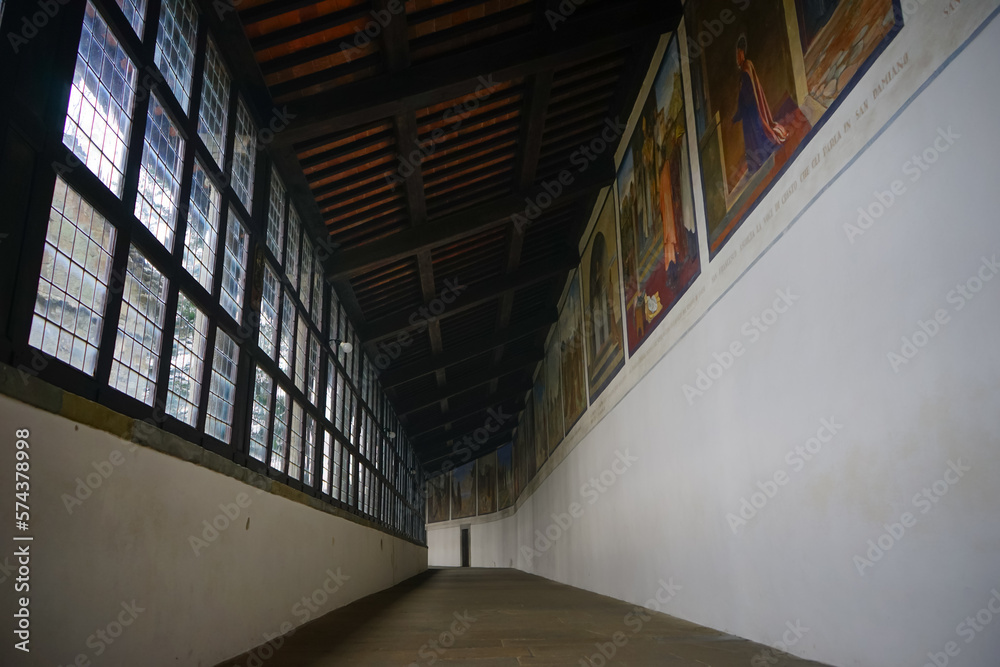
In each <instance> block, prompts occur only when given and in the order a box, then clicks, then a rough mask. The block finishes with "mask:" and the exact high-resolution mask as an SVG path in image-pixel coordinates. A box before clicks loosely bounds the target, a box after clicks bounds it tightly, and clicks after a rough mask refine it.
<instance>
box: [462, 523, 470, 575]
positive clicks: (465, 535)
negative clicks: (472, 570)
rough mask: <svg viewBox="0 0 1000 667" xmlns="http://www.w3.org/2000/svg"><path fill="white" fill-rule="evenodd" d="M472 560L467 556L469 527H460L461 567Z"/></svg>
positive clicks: (467, 564) (466, 565)
mask: <svg viewBox="0 0 1000 667" xmlns="http://www.w3.org/2000/svg"><path fill="white" fill-rule="evenodd" d="M471 561H472V559H471V557H470V556H469V529H468V528H463V529H462V567H469V563H470V562H471Z"/></svg>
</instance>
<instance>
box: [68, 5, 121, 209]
mask: <svg viewBox="0 0 1000 667" xmlns="http://www.w3.org/2000/svg"><path fill="white" fill-rule="evenodd" d="M135 84H136V68H135V65H133V64H132V61H131V60H129V57H128V56H127V55H126V54H125V50H124V49H122V47H121V44H120V43H119V41H118V39H117V38H116V37H115V35H114V33H113V32H111V29H110V28H108V24H107V22H106V21H105V20H104V18H103V17H102V16H101V14H100V13H99V12H98V11H97V9H96V8H95V7H94V5H92V4H91V3H89V2H88V3H87V9H86V12H85V13H84V17H83V31H82V33H81V34H80V45H79V47H78V49H77V56H76V69H75V70H74V71H73V85H72V86H71V87H70V92H69V105H68V107H67V109H66V123H65V126H64V127H63V143H64V144H66V146H67V147H68V148H69V149H70V150H71V151H73V153H74V154H75V155H76V156H77V157H78V158H80V160H81V161H82V162H83V163H84V164H85V165H87V168H88V169H90V171H92V172H94V174H96V175H97V177H98V178H99V179H100V180H101V182H102V183H104V185H106V186H108V188H110V189H111V191H112V192H114V193H115V194H116V195H118V196H119V197H120V196H121V194H122V184H123V174H124V172H125V158H126V157H127V155H128V136H129V132H130V131H131V129H132V112H133V111H132V107H133V106H134V103H135ZM69 166H70V167H71V166H72V165H69Z"/></svg>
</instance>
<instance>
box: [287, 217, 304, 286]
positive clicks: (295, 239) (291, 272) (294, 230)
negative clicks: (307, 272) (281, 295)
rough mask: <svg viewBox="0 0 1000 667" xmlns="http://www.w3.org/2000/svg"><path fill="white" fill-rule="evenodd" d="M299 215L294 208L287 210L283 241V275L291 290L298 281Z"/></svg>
mask: <svg viewBox="0 0 1000 667" xmlns="http://www.w3.org/2000/svg"><path fill="white" fill-rule="evenodd" d="M300 228H301V225H300V224H299V214H298V213H296V212H295V208H294V207H289V209H288V238H287V240H286V241H285V275H286V276H288V282H289V283H291V285H292V287H293V288H297V287H298V284H299V283H298V280H299V229H300Z"/></svg>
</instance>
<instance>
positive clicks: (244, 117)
mask: <svg viewBox="0 0 1000 667" xmlns="http://www.w3.org/2000/svg"><path fill="white" fill-rule="evenodd" d="M256 137H257V131H256V129H254V126H253V120H251V118H250V111H249V110H247V107H246V105H245V104H243V100H240V103H239V106H238V107H237V109H236V143H235V144H233V190H234V191H235V192H236V196H237V197H239V198H240V201H241V202H243V205H244V206H245V207H246V209H247V211H250V204H251V199H252V197H253V170H254V164H255V162H256V160H257V142H256Z"/></svg>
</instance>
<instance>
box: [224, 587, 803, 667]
mask: <svg viewBox="0 0 1000 667" xmlns="http://www.w3.org/2000/svg"><path fill="white" fill-rule="evenodd" d="M278 641H281V640H280V639H279V640H275V642H274V643H275V644H276V643H277V642H278ZM616 641H617V643H616ZM273 649H274V646H262V647H258V648H257V649H255V650H254V651H252V652H250V653H247V654H244V655H242V656H240V657H238V658H235V659H233V660H228V661H226V662H224V663H222V665H224V666H225V667H235V666H237V665H239V666H241V667H260V666H261V665H267V667H271V666H275V667H278V666H286V665H287V666H289V667H292V666H294V667H307V666H308V667H334V666H336V667H376V666H379V667H381V666H385V667H389V666H391V667H430V666H431V665H438V666H441V667H459V666H461V665H468V666H469V667H518V666H520V665H536V666H539V667H541V666H545V667H550V666H551V667H557V666H558V667H575V666H576V667H604V665H608V667H611V666H612V665H614V666H615V667H626V666H630V665H631V666H636V665H650V666H654V665H655V666H656V667H688V666H690V667H706V666H707V665H710V666H712V667H758V666H761V667H763V666H767V667H806V666H807V665H814V666H815V665H819V663H816V662H810V661H806V660H799V659H796V658H792V657H790V656H787V655H785V654H782V653H778V652H776V651H774V650H773V649H770V648H767V647H764V646H761V645H760V644H754V643H753V642H750V641H747V640H745V639H740V638H738V637H734V636H732V635H726V634H722V633H719V632H716V631H714V630H709V629H708V628H704V627H701V626H698V625H694V624H692V623H688V622H686V621H681V620H679V619H676V618H673V617H671V616H667V615H665V614H659V613H655V612H650V611H647V610H645V609H642V608H640V607H635V606H633V605H630V604H627V603H624V602H620V601H618V600H614V599H611V598H608V597H604V596H602V595H597V594H595V593H589V592H587V591H583V590H580V589H578V588H572V587H570V586H564V585H562V584H557V583H554V582H551V581H549V580H547V579H542V578H540V577H536V576H533V575H529V574H525V573H523V572H519V571H517V570H498V569H485V570H480V569H434V570H429V571H428V572H426V573H424V574H422V575H420V576H418V577H415V578H413V579H411V580H409V581H407V582H405V583H403V584H400V585H399V586H396V587H395V588H392V589H390V590H387V591H383V592H381V593H377V594H375V595H372V596H370V597H367V598H364V599H363V600H359V601H357V602H355V603H353V604H351V605H348V606H346V607H342V608H341V609H338V610H336V611H333V612H331V613H329V614H327V615H326V616H323V617H322V618H319V619H317V620H315V621H312V622H311V623H308V624H306V625H303V626H301V627H300V628H298V629H297V630H296V631H295V632H294V633H293V634H292V636H290V637H287V638H285V640H284V642H282V645H281V646H280V647H279V648H278V649H277V650H276V651H275V650H273ZM602 650H603V653H604V655H602ZM605 656H609V657H608V658H606V657H605Z"/></svg>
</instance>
